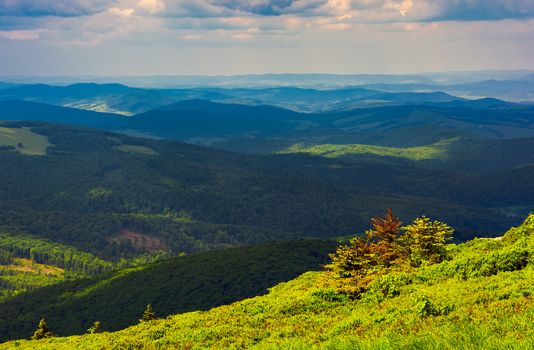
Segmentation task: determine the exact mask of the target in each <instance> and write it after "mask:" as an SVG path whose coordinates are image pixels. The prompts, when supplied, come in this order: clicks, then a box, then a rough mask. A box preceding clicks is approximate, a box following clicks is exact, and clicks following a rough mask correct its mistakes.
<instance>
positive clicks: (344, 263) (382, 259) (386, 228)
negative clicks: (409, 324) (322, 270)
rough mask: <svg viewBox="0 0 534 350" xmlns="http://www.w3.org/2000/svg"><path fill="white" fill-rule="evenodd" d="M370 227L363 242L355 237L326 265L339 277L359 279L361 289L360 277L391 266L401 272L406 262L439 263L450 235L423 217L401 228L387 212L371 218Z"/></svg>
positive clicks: (391, 213)
mask: <svg viewBox="0 0 534 350" xmlns="http://www.w3.org/2000/svg"><path fill="white" fill-rule="evenodd" d="M371 223H372V225H373V228H372V229H371V230H368V231H367V232H366V238H365V239H362V238H359V237H355V238H353V239H351V240H350V243H349V245H341V246H340V247H338V248H337V249H336V252H335V253H334V254H331V255H330V258H331V259H332V263H331V264H329V265H327V267H328V268H329V269H330V270H333V271H335V272H336V273H337V274H338V275H339V276H341V277H357V278H359V281H360V282H359V283H360V285H362V287H363V286H365V284H366V283H367V282H366V280H365V279H363V278H364V277H366V276H369V275H372V274H373V273H377V272H380V270H381V269H384V268H389V267H391V266H393V265H395V266H396V267H397V268H401V267H402V266H403V265H405V264H406V263H408V262H409V263H410V264H412V265H413V266H419V265H421V263H422V262H428V263H430V264H435V263H438V262H441V261H442V260H443V259H444V257H445V255H446V249H445V244H446V242H447V241H448V240H450V239H451V236H452V233H453V229H451V228H450V227H449V226H448V225H446V224H444V223H442V222H439V221H434V222H432V221H430V219H428V218H426V217H422V218H417V219H415V220H414V222H413V223H412V224H411V225H407V226H405V227H402V228H401V222H400V220H399V219H398V218H397V217H396V216H395V215H393V212H392V211H391V209H388V210H387V212H386V215H385V216H384V218H380V217H377V218H373V219H371ZM401 230H402V231H403V232H402V234H401V232H400V231H401ZM362 279H363V280H362Z"/></svg>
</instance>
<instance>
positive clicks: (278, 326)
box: [0, 215, 534, 350]
mask: <svg viewBox="0 0 534 350" xmlns="http://www.w3.org/2000/svg"><path fill="white" fill-rule="evenodd" d="M414 224H416V223H414ZM412 226H413V225H412ZM442 228H443V227H442ZM444 248H445V251H443V255H442V258H443V261H441V262H439V263H432V261H431V260H428V261H427V262H423V263H421V264H416V265H418V266H411V267H409V266H402V267H401V268H395V267H394V266H391V267H389V268H385V269H381V270H382V271H383V273H377V274H372V277H371V278H370V280H369V281H368V283H366V284H365V287H364V288H363V289H358V290H354V289H353V288H347V287H351V286H353V285H354V283H358V281H360V280H361V277H360V278H358V279H354V277H340V276H339V273H337V272H335V271H322V272H308V273H305V274H304V275H302V276H300V277H298V278H296V279H294V280H292V281H290V282H287V283H282V284H279V285H277V286H276V287H274V288H272V289H271V290H270V293H269V294H268V295H265V296H260V297H256V298H252V299H247V300H244V301H241V302H237V303H234V304H231V305H227V306H222V307H218V308H215V309H211V310H209V311H198V312H191V313H185V314H181V315H175V316H170V317H168V318H166V319H160V320H154V321H149V322H142V323H141V324H139V325H137V326H134V327H130V328H127V329H125V330H122V331H119V332H115V333H106V332H104V333H100V334H90V335H84V336H74V337H67V338H50V339H45V340H40V341H25V340H19V341H14V342H9V343H6V344H4V345H3V346H0V349H12V348H16V349H73V348H76V349H119V348H120V349H176V348H182V349H200V348H257V349H274V348H292V349H308V348H324V349H413V348H418V349H458V348H461V349H511V348H513V349H525V350H526V349H532V347H533V346H534V325H533V323H532V319H533V318H534V298H533V296H534V285H533V284H532V281H533V280H534V215H531V216H529V218H528V219H527V220H526V221H525V223H524V224H523V225H521V226H520V227H518V228H513V229H510V230H509V231H508V232H507V233H506V234H505V235H504V236H503V237H502V239H475V240H472V241H470V242H467V243H464V244H459V245H452V244H449V245H446V246H445V247H444ZM140 314H141V310H140ZM35 325H37V322H35ZM49 327H50V328H51V329H52V331H53V324H52V323H51V322H49ZM104 328H105V325H104Z"/></svg>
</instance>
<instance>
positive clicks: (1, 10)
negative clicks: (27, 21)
mask: <svg viewBox="0 0 534 350" xmlns="http://www.w3.org/2000/svg"><path fill="white" fill-rule="evenodd" d="M115 2H116V1H115V0H1V1H0V16H19V17H25V16H27V17H40V16H57V17H76V16H84V15H90V14H94V13H98V12H101V11H105V10H106V9H107V8H108V7H109V6H110V5H112V4H114V3H115Z"/></svg>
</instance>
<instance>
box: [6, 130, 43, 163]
mask: <svg viewBox="0 0 534 350" xmlns="http://www.w3.org/2000/svg"><path fill="white" fill-rule="evenodd" d="M0 146H12V147H15V149H16V150H17V151H18V152H20V153H22V154H26V155H30V156H44V155H45V154H46V150H47V149H48V147H50V146H52V145H51V144H50V143H49V142H48V138H47V137H46V136H43V135H39V134H35V133H33V132H32V131H31V130H30V128H4V127H0Z"/></svg>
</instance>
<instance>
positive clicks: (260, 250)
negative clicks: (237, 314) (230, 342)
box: [0, 240, 336, 340]
mask: <svg viewBox="0 0 534 350" xmlns="http://www.w3.org/2000/svg"><path fill="white" fill-rule="evenodd" d="M335 246H336V242H334V241H317V240H303V241H286V242H272V243H267V244H263V245H257V246H251V247H240V248H229V249H222V250H217V251H212V252H209V253H197V254H192V255H189V256H185V257H177V258H174V259H169V260H164V261H160V262H156V263H153V264H144V265H142V266H138V267H134V268H129V269H122V270H120V271H117V272H112V273H108V274H105V275H103V276H99V277H94V278H90V279H87V278H86V279H76V280H73V281H67V282H63V283H59V284H58V283H56V284H54V285H51V286H48V287H45V288H40V289H36V290H33V291H30V292H27V293H24V294H21V295H19V296H16V297H12V298H10V299H8V300H5V301H1V300H0V334H1V337H0V340H7V339H15V338H20V337H27V336H29V335H30V333H31V331H32V328H33V326H34V325H33V324H34V323H35V322H38V321H39V319H40V318H41V317H46V318H47V320H48V321H49V322H50V323H53V324H54V325H55V330H54V331H55V332H56V333H57V334H62V335H68V334H77V333H83V332H84V331H85V330H86V329H87V328H88V327H89V326H90V325H91V324H92V322H94V321H101V322H102V324H103V325H104V327H105V329H106V330H117V329H120V328H124V327H127V326H129V325H132V324H135V323H136V322H137V320H138V319H139V317H141V314H142V312H143V309H144V307H145V306H146V305H147V304H152V306H153V307H154V310H155V311H156V312H157V313H158V315H160V316H166V315H171V314H175V313H179V312H185V311H192V310H200V309H203V310H205V309H209V308H211V307H214V306H217V305H222V304H227V303H231V302H234V301H237V300H241V299H243V298H247V297H252V296H255V295H259V294H263V293H265V292H266V291H267V288H269V287H271V286H273V285H275V284H276V283H279V282H282V281H287V280H289V279H292V278H294V277H296V276H298V275H299V274H301V273H303V272H305V271H308V270H319V269H321V265H322V264H325V263H326V262H327V261H328V253H329V252H331V251H332V250H333V249H334V248H335Z"/></svg>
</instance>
